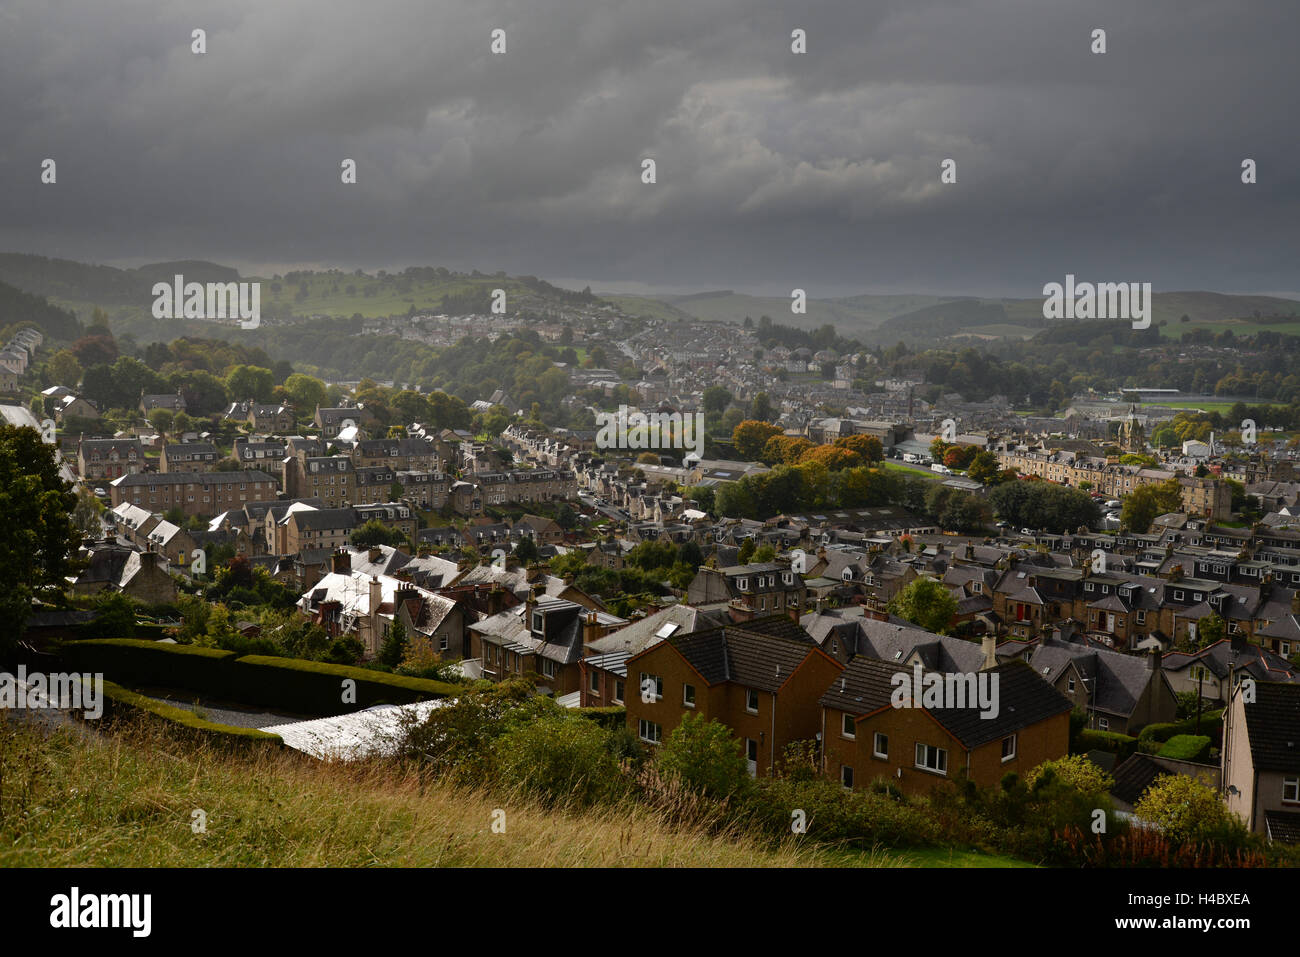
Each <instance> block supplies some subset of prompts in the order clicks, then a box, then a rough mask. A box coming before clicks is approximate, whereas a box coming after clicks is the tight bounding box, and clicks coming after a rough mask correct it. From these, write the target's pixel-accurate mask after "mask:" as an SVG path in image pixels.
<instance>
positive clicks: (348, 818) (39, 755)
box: [0, 719, 910, 867]
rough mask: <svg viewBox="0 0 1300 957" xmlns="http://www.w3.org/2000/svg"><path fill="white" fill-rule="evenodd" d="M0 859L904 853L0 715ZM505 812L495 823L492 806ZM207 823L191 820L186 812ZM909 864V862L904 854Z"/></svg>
mask: <svg viewBox="0 0 1300 957" xmlns="http://www.w3.org/2000/svg"><path fill="white" fill-rule="evenodd" d="M0 772H2V773H0V867H70V866H83V867H84V866H92V867H106V866H119V867H231V866H234V867H265V866H277V867H335V866H341V867H384V866H388V867H395V866H403V867H475V866H492V867H588V866H590V867H604V866H649V867H790V866H798V867H813V866H899V865H901V864H904V862H903V861H902V859H901V858H898V857H896V856H895V855H892V854H883V853H873V854H851V853H843V852H831V851H824V850H819V849H817V848H814V847H812V846H811V845H807V844H804V845H802V846H800V845H797V844H795V843H794V842H793V839H792V840H791V841H790V842H789V843H787V844H785V845H783V846H781V847H777V848H773V847H768V846H764V845H760V844H757V843H755V842H753V841H751V840H750V839H748V838H747V837H745V836H744V835H741V834H731V835H711V834H706V833H704V832H703V831H697V830H692V829H689V828H681V827H670V826H668V825H667V824H665V823H664V822H663V820H661V819H660V818H658V817H657V816H656V815H655V814H654V813H653V812H651V811H648V810H646V809H645V808H643V807H640V806H626V807H617V808H613V809H607V810H597V811H584V812H580V813H574V814H557V813H555V812H552V811H547V810H543V809H541V808H539V807H538V806H537V805H535V804H532V803H529V802H526V801H518V802H503V801H500V800H499V799H496V800H494V799H492V798H489V797H487V796H485V795H483V794H478V793H469V792H465V791H462V790H456V789H452V788H449V787H446V786H443V785H440V784H438V783H436V782H435V783H427V782H426V783H425V784H424V786H423V787H422V786H421V783H420V781H419V780H418V779H417V778H416V777H415V776H414V775H411V774H406V773H403V772H401V771H399V770H396V769H395V768H393V767H391V766H388V765H385V764H382V763H370V764H366V763H361V764H356V765H327V764H320V763H318V762H315V761H313V760H311V759H308V758H305V757H303V756H301V755H299V754H297V753H296V752H292V751H277V752H273V753H265V754H253V753H248V754H244V753H230V752H226V751H221V750H217V749H214V748H213V747H212V746H210V745H200V744H193V743H183V742H181V741H179V740H176V739H174V738H172V737H170V736H168V735H166V734H165V733H164V732H163V731H161V730H159V729H156V728H153V727H150V726H145V725H138V726H135V727H132V728H130V729H127V730H124V731H122V732H121V733H120V734H118V735H117V736H115V737H111V738H108V737H100V736H99V735H97V734H93V733H86V734H76V733H72V732H66V731H65V732H59V733H57V734H54V735H52V736H50V737H48V738H45V737H42V736H41V735H40V734H39V733H38V732H36V731H34V730H32V729H30V728H27V727H22V726H17V725H13V724H5V723H4V722H3V719H0ZM498 807H502V808H503V810H505V812H506V819H505V820H506V830H505V833H502V834H497V833H493V831H492V828H491V822H492V815H493V811H494V810H495V809H496V808H498ZM196 809H201V810H203V811H204V812H205V814H206V815H207V830H206V833H203V834H195V833H193V831H192V830H191V820H192V812H193V811H194V810H196ZM907 863H910V862H907Z"/></svg>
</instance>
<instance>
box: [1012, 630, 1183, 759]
mask: <svg viewBox="0 0 1300 957" xmlns="http://www.w3.org/2000/svg"><path fill="white" fill-rule="evenodd" d="M1029 664H1030V667H1032V668H1033V669H1034V671H1035V672H1036V673H1037V674H1038V675H1040V676H1041V677H1042V678H1043V679H1044V680H1045V681H1047V682H1049V683H1050V684H1052V685H1053V686H1054V687H1055V688H1056V689H1057V690H1058V691H1060V692H1061V693H1062V694H1063V695H1065V696H1066V697H1067V698H1068V699H1069V700H1070V701H1071V703H1072V704H1073V706H1074V707H1076V708H1078V709H1079V710H1080V711H1084V712H1086V713H1087V715H1088V727H1089V728H1094V729H1096V730H1098V731H1114V732H1117V733H1119V734H1128V735H1136V734H1137V733H1138V732H1139V731H1141V730H1142V729H1143V728H1144V727H1146V726H1147V725H1148V724H1154V723H1163V722H1168V721H1173V720H1174V719H1175V718H1176V717H1177V714H1178V699H1177V698H1176V697H1174V689H1173V687H1172V686H1171V685H1170V683H1169V678H1168V677H1167V676H1166V675H1165V673H1164V670H1163V669H1162V668H1161V658H1160V654H1159V652H1156V651H1153V652H1152V653H1150V654H1147V655H1129V654H1125V653H1124V652H1120V651H1111V650H1109V649H1107V648H1104V647H1100V646H1097V645H1095V644H1091V643H1087V642H1075V641H1067V640H1064V639H1061V638H1058V637H1051V638H1044V639H1043V640H1042V641H1040V642H1039V643H1038V645H1037V646H1036V647H1035V648H1034V650H1033V652H1032V653H1031V655H1030V656H1029Z"/></svg>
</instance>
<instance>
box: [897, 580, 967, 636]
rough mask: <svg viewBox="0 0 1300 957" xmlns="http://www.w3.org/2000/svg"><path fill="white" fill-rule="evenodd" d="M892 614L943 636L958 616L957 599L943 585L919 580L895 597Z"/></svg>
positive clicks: (932, 581)
mask: <svg viewBox="0 0 1300 957" xmlns="http://www.w3.org/2000/svg"><path fill="white" fill-rule="evenodd" d="M889 611H890V612H891V613H892V614H895V615H897V616H898V617H899V618H903V619H906V620H907V621H910V622H912V624H914V625H916V626H918V627H920V628H924V629H925V630H926V631H932V632H935V633H936V634H943V633H944V631H945V629H947V627H948V625H949V624H950V623H951V622H952V619H953V616H954V615H956V614H957V599H956V598H954V597H952V593H951V592H949V591H948V589H947V588H945V587H944V585H943V584H942V583H941V582H937V581H935V580H934V579H933V578H916V579H913V580H912V581H911V582H909V583H908V585H907V586H906V587H905V588H904V589H903V590H902V591H900V592H899V593H898V594H897V595H895V596H894V598H893V600H892V601H890V603H889Z"/></svg>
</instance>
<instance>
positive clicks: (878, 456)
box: [835, 435, 885, 462]
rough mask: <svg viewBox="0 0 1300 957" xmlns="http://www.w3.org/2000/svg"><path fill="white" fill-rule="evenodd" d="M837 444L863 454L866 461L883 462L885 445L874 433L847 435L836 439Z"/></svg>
mask: <svg viewBox="0 0 1300 957" xmlns="http://www.w3.org/2000/svg"><path fill="white" fill-rule="evenodd" d="M835 445H836V446H838V447H839V448H842V449H848V450H849V451H850V452H856V453H857V454H858V455H860V456H862V460H863V461H864V462H882V461H884V458H885V447H884V446H883V445H881V443H880V439H878V438H876V437H875V436H874V435H846V436H843V437H841V438H838V439H836V440H835Z"/></svg>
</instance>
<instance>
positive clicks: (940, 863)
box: [898, 847, 1037, 868]
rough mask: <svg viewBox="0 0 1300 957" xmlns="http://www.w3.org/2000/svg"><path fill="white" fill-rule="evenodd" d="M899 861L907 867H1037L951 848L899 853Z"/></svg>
mask: <svg viewBox="0 0 1300 957" xmlns="http://www.w3.org/2000/svg"><path fill="white" fill-rule="evenodd" d="M898 860H899V861H900V865H901V866H905V867H999V868H1002V867H1036V866H1037V865H1035V864H1031V863H1029V862H1028V861H1021V860H1017V859H1016V858H1014V857H1007V856H1005V855H1003V854H982V853H980V852H979V851H964V850H960V849H958V848H951V847H924V848H916V849H913V850H907V851H899V852H898Z"/></svg>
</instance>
